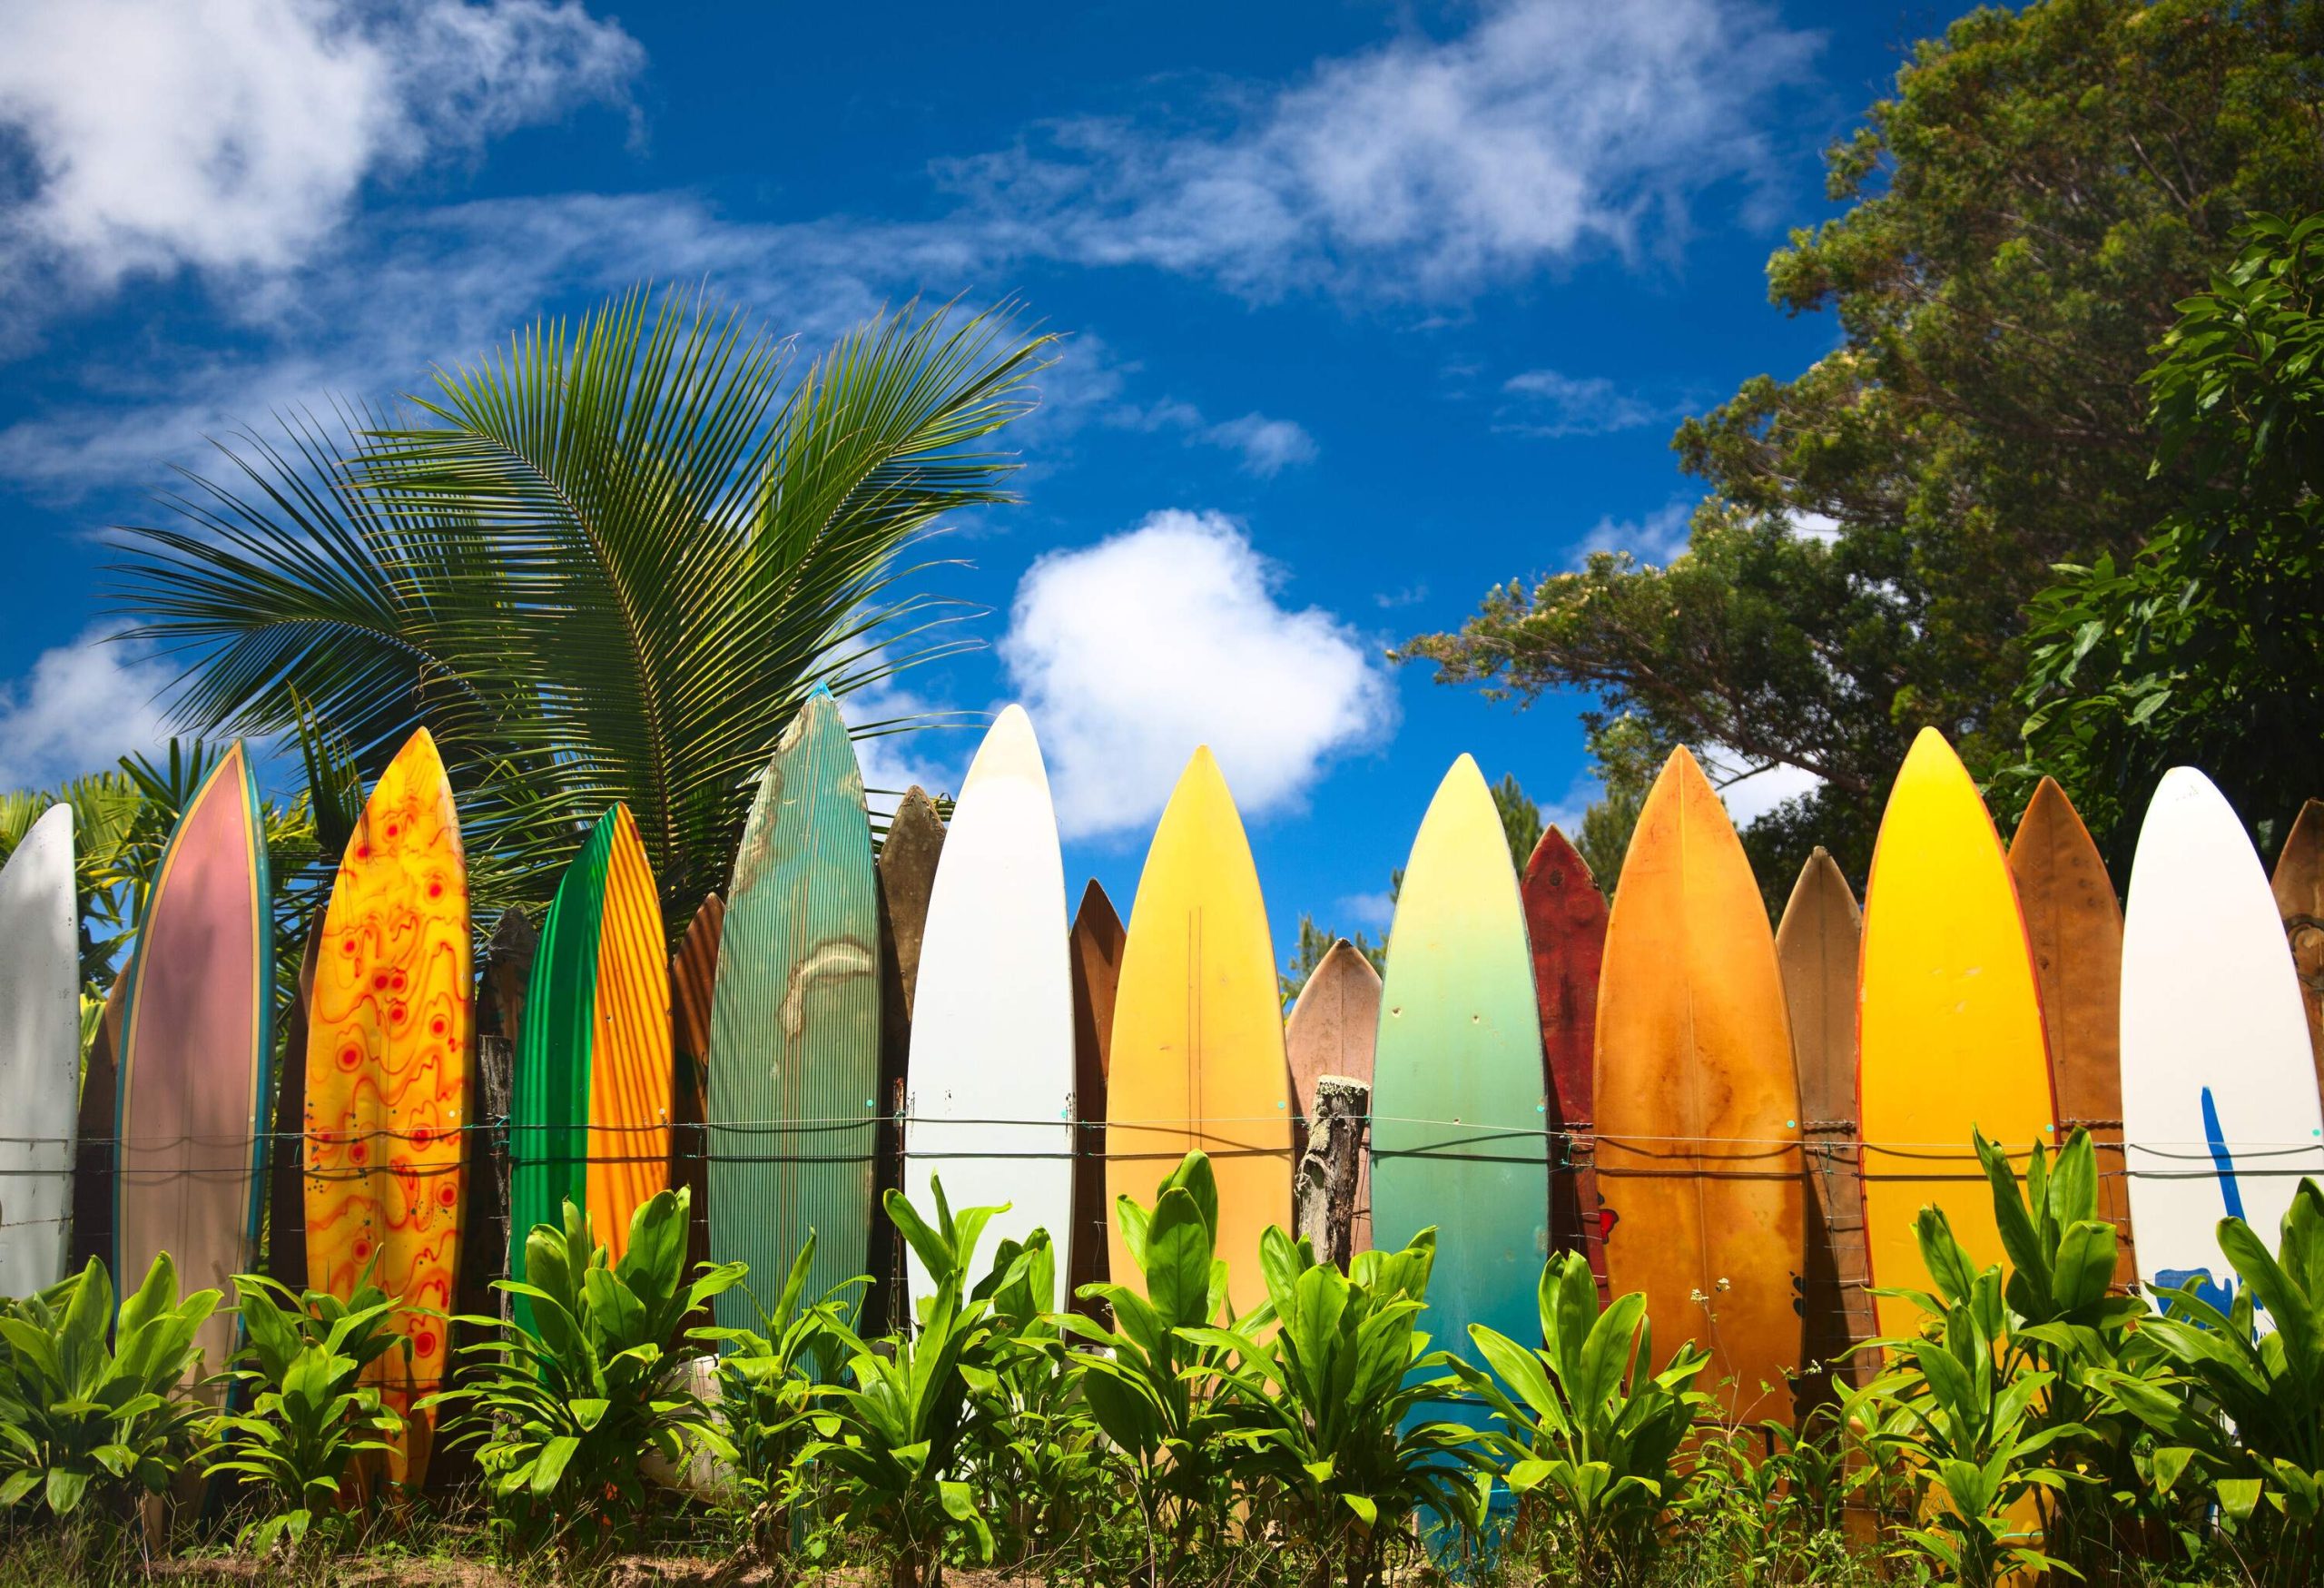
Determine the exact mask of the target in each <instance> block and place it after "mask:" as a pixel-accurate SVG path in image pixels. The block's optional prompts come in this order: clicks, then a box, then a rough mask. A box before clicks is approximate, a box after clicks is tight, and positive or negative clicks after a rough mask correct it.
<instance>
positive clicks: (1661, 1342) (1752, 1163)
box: [1594, 749, 1807, 1423]
mask: <svg viewBox="0 0 2324 1588" xmlns="http://www.w3.org/2000/svg"><path fill="white" fill-rule="evenodd" d="M1595 1081H1596V1098H1595V1100H1594V1106H1595V1108H1596V1110H1597V1124H1598V1194H1599V1196H1600V1198H1602V1199H1603V1201H1604V1203H1605V1206H1606V1208H1607V1211H1608V1212H1609V1213H1610V1215H1612V1217H1611V1218H1610V1220H1609V1222H1608V1225H1607V1230H1606V1277H1607V1280H1608V1282H1609V1283H1610V1286H1611V1287H1612V1288H1613V1291H1614V1294H1616V1295H1618V1296H1619V1295H1620V1294H1622V1293H1623V1292H1625V1291H1630V1290H1640V1291H1644V1292H1645V1294H1646V1308H1647V1317H1648V1318H1649V1321H1650V1322H1651V1323H1652V1325H1653V1327H1654V1344H1655V1349H1656V1350H1657V1352H1666V1351H1668V1350H1669V1349H1670V1348H1671V1347H1672V1346H1676V1345H1677V1344H1678V1343H1679V1341H1681V1340H1693V1341H1694V1342H1695V1343H1696V1344H1697V1345H1699V1346H1702V1347H1704V1348H1705V1349H1706V1350H1708V1351H1709V1352H1710V1354H1711V1366H1710V1370H1709V1373H1708V1374H1707V1375H1706V1376H1705V1379H1706V1384H1707V1386H1710V1387H1712V1389H1713V1393H1714V1394H1716V1395H1718V1396H1719V1405H1720V1409H1721V1411H1722V1413H1723V1414H1724V1415H1725V1417H1726V1418H1727V1420H1728V1421H1729V1422H1732V1423H1750V1422H1758V1421H1759V1420H1760V1419H1762V1418H1787V1417H1788V1416H1789V1415H1791V1413H1792V1408H1793V1396H1792V1389H1791V1383H1790V1380H1791V1376H1793V1375H1794V1374H1796V1373H1797V1371H1798V1369H1799V1356H1800V1317H1799V1313H1798V1312H1797V1309H1796V1308H1795V1307H1794V1306H1793V1300H1794V1297H1795V1296H1796V1294H1797V1292H1796V1291H1795V1289H1794V1287H1795V1285H1796V1284H1797V1281H1798V1279H1799V1278H1800V1277H1801V1275H1802V1272H1803V1270H1804V1269H1805V1267H1806V1266H1807V1249H1806V1248H1807V1196H1806V1189H1805V1186H1804V1185H1803V1183H1802V1182H1803V1180H1804V1179H1805V1175H1804V1172H1803V1170H1804V1162H1803V1159H1802V1155H1801V1149H1800V1130H1799V1086H1798V1082H1797V1080H1796V1079H1795V1078H1794V1076H1793V1073H1792V1052H1791V1027H1790V1023H1789V1021H1788V1019H1787V1016H1786V1014H1785V1011H1784V986H1783V975H1782V972H1780V971H1779V970H1778V969H1777V965H1776V945H1775V937H1774V934H1773V933H1772V932H1769V931H1768V912H1767V906H1766V905H1765V904H1764V903H1763V902H1761V899H1760V896H1759V888H1758V883H1757V882H1756V881H1754V880H1753V878H1752V875H1751V863H1750V862H1749V860H1748V859H1747V858H1746V857H1745V855H1744V853H1743V845H1742V842H1741V841H1740V840H1739V839H1738V838H1737V836H1736V834H1735V828H1734V826H1733V824H1731V823H1730V822H1729V821H1728V816H1727V810H1726V807H1725V806H1724V805H1723V804H1720V802H1719V797H1718V791H1717V790H1716V789H1714V788H1712V787H1711V785H1710V782H1709V779H1708V778H1706V777H1705V776H1704V775H1703V773H1702V769H1701V768H1700V767H1699V766H1698V765H1697V764H1696V763H1695V760H1694V757H1693V756H1691V755H1689V754H1688V753H1687V752H1686V751H1685V750H1683V749H1682V750H1678V751H1674V752H1673V753H1672V754H1671V756H1670V759H1669V762H1668V763H1666V764H1664V766H1663V769H1662V773H1661V775H1660V776H1659V777H1658V778H1656V779H1655V783H1654V787H1653V789H1652V791H1651V792H1649V794H1648V795H1647V798H1646V804H1645V806H1644V808H1643V809H1642V810H1640V813H1639V820H1638V828H1637V831H1636V832H1635V833H1633V835H1632V836H1631V839H1630V852H1629V854H1628V855H1627V857H1626V858H1625V859H1624V860H1623V862H1622V875H1621V882H1620V884H1619V885H1618V886H1617V887H1616V889H1615V891H1614V908H1613V914H1612V917H1611V919H1610V921H1609V922H1607V928H1606V957H1605V962H1604V968H1603V970H1602V972H1600V979H1599V983H1598V1064H1597V1071H1596V1076H1595Z"/></svg>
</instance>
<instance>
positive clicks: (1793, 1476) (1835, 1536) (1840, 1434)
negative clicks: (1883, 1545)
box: [1671, 1403, 1866, 1588]
mask: <svg viewBox="0 0 2324 1588" xmlns="http://www.w3.org/2000/svg"><path fill="white" fill-rule="evenodd" d="M1849 1454H1850V1447H1849V1445H1848V1442H1847V1439H1846V1430H1845V1428H1844V1427H1843V1425H1841V1423H1840V1420H1839V1408H1838V1407H1837V1406H1836V1405H1832V1404H1828V1403H1826V1404H1819V1405H1817V1406H1813V1407H1811V1408H1809V1410H1808V1412H1807V1415H1806V1416H1805V1417H1804V1418H1803V1419H1802V1420H1801V1424H1800V1425H1799V1426H1798V1427H1797V1429H1795V1428H1794V1427H1792V1425H1790V1424H1788V1423H1784V1422H1780V1421H1777V1420H1775V1419H1772V1418H1771V1419H1768V1420H1767V1421H1764V1422H1761V1423H1759V1424H1758V1425H1748V1424H1746V1425H1740V1426H1736V1427H1716V1428H1711V1429H1707V1430H1702V1431H1701V1432H1700V1435H1699V1442H1698V1443H1697V1445H1695V1450H1694V1458H1693V1461H1692V1464H1691V1467H1690V1470H1689V1472H1688V1474H1687V1477H1686V1481H1685V1483H1684V1484H1682V1485H1681V1488H1680V1492H1679V1494H1678V1495H1677V1496H1676V1497H1675V1499H1674V1502H1673V1504H1672V1506H1671V1512H1672V1515H1673V1518H1674V1520H1675V1522H1676V1523H1677V1524H1678V1529H1679V1532H1680V1533H1681V1534H1682V1535H1684V1537H1685V1539H1686V1542H1687V1546H1688V1548H1689V1552H1690V1553H1691V1554H1692V1555H1693V1556H1694V1557H1695V1558H1696V1559H1698V1560H1700V1561H1702V1562H1704V1563H1706V1564H1707V1565H1708V1566H1709V1569H1710V1571H1711V1572H1712V1573H1715V1579H1714V1580H1716V1581H1719V1582H1729V1581H1732V1582H1736V1583H1754V1584H1765V1585H1767V1588H1777V1585H1782V1584H1791V1583H1802V1584H1805V1583H1825V1582H1828V1581H1831V1580H1832V1579H1834V1578H1835V1577H1836V1576H1837V1575H1840V1574H1843V1573H1846V1569H1847V1567H1848V1565H1849V1563H1850V1562H1851V1560H1852V1553H1851V1548H1850V1545H1849V1543H1848V1540H1847V1537H1846V1533H1845V1531H1844V1529H1845V1523H1844V1520H1843V1517H1844V1514H1845V1511H1846V1506H1847V1503H1848V1500H1849V1498H1850V1496H1851V1494H1854V1493H1855V1492H1856V1489H1857V1487H1858V1486H1859V1485H1860V1484H1862V1482H1863V1481H1864V1480H1865V1476H1866V1474H1865V1472H1864V1470H1863V1469H1862V1468H1858V1469H1856V1470H1855V1471H1852V1470H1851V1466H1850V1463H1849V1460H1848V1456H1849ZM1681 1575H1682V1576H1683V1575H1684V1573H1683V1572H1682V1573H1681Z"/></svg>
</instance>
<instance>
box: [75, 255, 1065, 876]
mask: <svg viewBox="0 0 2324 1588" xmlns="http://www.w3.org/2000/svg"><path fill="white" fill-rule="evenodd" d="M1048 340H1049V339H1048V338H1046V337H1026V336H1023V335H1020V334H1019V333H1018V332H1017V330H1015V327H1014V323H1013V321H1012V318H1011V313H1010V311H1009V310H1007V309H1005V308H1004V309H1003V310H1000V311H996V312H994V313H990V314H982V315H963V314H959V313H956V312H953V311H950V310H939V311H934V312H932V313H927V314H922V313H921V312H920V311H918V310H917V309H914V308H910V307H908V308H906V309H905V310H903V311H900V312H898V313H895V314H892V315H887V316H883V317H881V318H879V319H875V320H873V321H870V322H868V323H866V324H865V325H863V326H862V327H861V328H859V329H858V330H855V331H853V332H851V333H850V334H849V335H847V336H845V337H842V339H841V340H839V341H838V342H837V343H836V344H835V345H834V346H833V347H832V349H831V350H830V351H829V352H828V353H826V354H825V355H824V356H823V357H822V358H820V359H817V360H813V361H812V364H810V365H809V367H808V368H806V369H805V370H803V371H801V370H797V369H796V367H795V365H794V363H793V354H792V344H791V343H790V342H789V341H788V340H783V339H779V338H775V337H773V336H770V335H768V334H766V333H764V332H763V331H760V330H755V329H753V328H752V327H751V326H749V325H748V324H747V323H746V322H745V321H744V320H743V317H742V316H740V315H739V314H735V313H730V312H724V311H719V310H717V309H715V308H714V306H713V305H712V304H711V303H710V302H709V301H707V300H706V299H704V297H703V296H701V295H699V294H696V293H689V292H682V291H670V292H665V293H663V294H662V295H660V296H659V297H658V298H655V297H654V296H652V295H651V294H649V293H648V292H647V291H645V290H643V289H637V290H633V291H630V292H628V293H626V294H625V295H623V296H621V297H619V298H617V299H615V300H612V301H608V302H606V303H605V304H604V305H603V306H601V307H600V308H599V309H597V310H596V311H595V312H593V313H591V314H588V315H586V316H585V317H583V318H582V319H581V320H580V321H578V322H577V323H567V322H566V321H548V320H544V321H539V322H537V323H536V324H535V325H533V326H532V327H530V328H529V329H528V330H525V331H524V332H522V333H520V334H518V335H517V336H516V337H514V338H512V339H511V340H510V342H509V344H508V345H507V348H505V349H503V350H499V351H498V352H497V353H495V354H493V355H492V356H490V357H488V358H487V359H485V360H481V361H479V362H478V363H477V364H475V365H473V366H462V367H460V368H458V369H455V370H448V371H441V372H439V373H438V375H437V377H436V379H435V381H434V384H433V386H432V388H431V389H430V390H428V392H426V393H425V394H423V395H421V396H418V397H415V398H413V399H410V406H409V408H408V409H405V410H402V411H400V412H399V413H397V414H395V415H393V416H381V415H376V414H370V413H364V414H360V415H358V414H354V413H350V412H341V413H340V415H339V416H338V417H339V424H338V427H337V428H336V429H330V428H327V427H326V426H325V425H323V424H322V423H320V422H318V421H317V420H315V419H312V418H299V419H292V420H291V421H290V423H289V424H288V427H287V431H286V434H285V436H284V438H283V439H281V442H279V443H277V442H272V441H268V440H263V439H258V438H255V437H250V436H245V437H243V438H241V439H237V440H235V441H233V442H232V443H231V444H230V445H228V446H227V447H226V448H224V449H222V458H223V459H224V462H223V465H222V467H221V468H219V469H217V470H216V471H215V472H214V473H213V474H212V475H210V476H193V477H189V479H188V481H187V484H186V485H185V487H184V488H183V489H182V492H181V493H180V495H179V496H178V497H176V498H173V502H174V508H175V510H176V512H177V514H178V521H177V522H175V523H172V524H165V525H163V526H161V527H154V528H130V529H128V530H127V531H126V534H127V537H128V541H129V552H128V557H127V559H126V561H125V562H124V563H123V564H122V565H121V566H120V567H117V568H116V569H115V574H114V577H115V584H114V590H113V594H114V597H115V600H116V602H117V605H118V607H119V608H120V610H122V611H123V614H124V616H126V617H127V618H128V619H129V626H128V630H127V632H128V633H130V634H132V635H134V636H137V637H139V638H141V639H143V640H145V641H147V642H149V643H153V644H155V645H157V646H161V647H162V648H163V649H164V650H167V651H170V652H172V653H173V654H175V655H177V656H180V657H181V658H182V661H183V663H184V666H185V672H184V674H183V675H182V678H181V680H180V689H179V693H178V695H177V699H176V704H177V708H178V710H179V712H180V714H181V715H182V716H183V717H184V718H185V719H186V720H187V721H188V722H189V723H190V724H193V725H200V726H202V728H203V729H204V730H208V729H211V728H214V727H219V726H223V725H233V726H235V727H236V728H237V729H238V730H240V731H247V732H275V733H279V732H283V731H287V730H288V729H290V728H291V726H292V725H294V724H295V723H296V722H297V721H298V720H299V718H300V713H301V710H302V703H303V709H304V710H306V711H308V712H310V714H311V715H312V716H313V717H314V718H315V719H316V720H317V721H319V722H320V723H321V724H323V725H328V726H329V728H330V731H331V732H332V733H333V734H335V735H340V736H343V737H344V739H345V741H346V742H347V744H348V745H349V746H350V749H351V750H352V752H353V754H354V755H355V758H356V760H357V763H358V764H359V766H360V767H361V769H362V771H363V773H364V775H365V776H366V777H367V778H368V777H370V776H375V775H376V774H377V773H378V772H379V769H380V768H381V767H382V766H383V765H384V764H385V763H386V762H387V760H388V759H389V757H390V756H392V755H393V754H394V752H395V749H396V747H397V746H398V745H400V744H401V743H402V742H403V740H404V739H405V738H407V737H409V734H410V732H411V730H412V729H413V728H414V727H416V726H419V725H422V724H423V723H424V724H425V725H427V726H428V728H429V729H430V731H431V732H432V733H433V734H434V735H435V736H436V740H437V743H438V746H439V747H440V748H441V749H442V751H443V753H444V757H445V762H446V765H447V768H448V771H449V773H450V774H451V778H452V783H453V786H454V788H455V790H456V791H457V792H458V795H459V798H460V805H461V814H462V826H463V833H464V836H465V837H466V838H467V839H468V853H469V859H470V864H471V869H472V890H473V893H474V896H475V898H476V902H477V904H478V908H479V909H481V910H486V911H490V910H494V909H497V908H501V907H505V906H507V905H511V904H516V905H523V906H526V907H528V908H534V909H537V908H538V907H539V906H540V904H541V902H543V901H544V900H545V899H546V897H547V894H548V893H549V892H550V890H551V889H552V887H553V886H554V885H555V882H556V878H557V876H558V875H559V874H560V873H561V872H562V870H563V868H564V867H565V866H566V864H567V863H569V862H570V861H571V859H572V857H573V855H574V853H575V852H576V850H577V849H578V848H579V846H580V833H581V831H582V828H583V825H584V824H585V823H586V821H587V820H588V819H589V818H591V817H593V816H594V815H595V814H596V813H597V812H599V811H602V810H604V809H605V808H606V806H607V805H608V804H613V803H615V802H616V801H619V802H621V803H624V804H627V805H628V806H629V807H630V809H631V811H632V813H633V814H635V817H636V820H637V824H638V828H639V832H640V835H641V836H642V837H643V839H644V841H645V846H646V850H647V853H648V855H649V858H650V859H651V861H652V863H653V866H654V872H655V876H656V877H657V878H659V879H660V882H661V886H662V889H663V896H664V900H665V904H667V905H668V906H669V907H670V908H669V918H670V919H671V920H673V921H682V920H684V918H685V917H686V915H687V914H688V913H690V911H691V907H692V904H693V903H694V902H695V901H696V900H698V899H699V898H700V897H701V895H702V894H703V893H704V892H706V891H707V890H708V889H710V888H711V887H714V886H715V885H716V884H717V883H718V882H720V881H721V880H723V879H724V875H725V873H726V871H727V869H728V867H729V865H730V863H732V860H733V857H734V847H735V844H736V843H737V841H738V840H739V838H740V836H741V833H742V830H743V821H744V819H745V817H746V816H747V814H748V813H749V808H750V800H751V797H752V794H753V789H754V787H755V784H756V774H757V773H758V771H759V769H760V768H761V767H762V766H763V765H764V764H765V762H766V759H767V757H768V755H770V754H771V753H772V752H773V748H774V745H775V741H776V739H777V737H778V736H779V735H780V734H781V732H782V730H783V726H784V725H785V724H787V723H788V722H789V721H790V719H791V717H792V716H793V714H794V713H795V712H796V711H797V709H798V707H799V705H800V703H801V702H802V701H803V699H804V698H805V697H806V695H807V692H808V690H809V689H810V688H811V687H812V686H814V685H815V684H817V683H819V682H821V683H824V684H827V685H828V686H830V687H831V688H832V690H833V691H834V692H835V693H842V694H843V693H845V692H846V691H848V690H850V689H852V688H856V687H859V686H862V685H864V684H866V683H870V682H872V681H875V680H877V679H879V678H881V677H883V676H886V675H887V674H889V673H890V672H891V671H892V670H894V669H895V668H896V667H899V666H906V665H909V664H911V662H914V661H917V660H921V659H924V658H926V657H927V656H931V655H937V654H941V653H943V652H946V651H948V650H950V649H952V648H954V646H953V645H952V643H951V642H950V639H949V637H948V636H949V630H948V629H947V627H946V626H947V625H948V624H949V623H950V621H951V620H952V618H953V617H954V616H956V615H957V609H956V608H955V607H954V606H953V604H951V603H949V602H945V601H941V600H938V599H936V598H934V597H931V596H929V595H927V594H925V593H921V592H919V591H918V590H917V588H916V587H917V586H918V585H919V583H920V580H921V576H922V575H923V574H924V573H925V571H926V570H927V569H928V567H931V565H930V564H928V563H925V562H911V561H907V560H906V557H905V553H906V551H907V549H908V548H909V547H911V546H913V545H914V544H915V543H916V542H918V541H919V540H920V539H921V538H922V537H923V536H924V535H926V534H928V533H929V532H931V530H933V529H934V528H936V527H937V526H938V525H939V522H940V519H941V518H943V516H944V515H945V514H947V513H950V512H955V511H958V510H960V509H961V508H970V507H973V506H977V505H980V504H985V503H996V502H1001V501H1006V500H1009V499H1010V498H1009V495H1008V493H1007V491H1006V490H1005V488H1004V486H1005V483H1006V481H1007V478H1008V476H1009V473H1010V472H1011V471H1013V470H1014V469H1016V468H1017V466H1018V465H1017V463H1016V460H1015V459H1014V458H1013V457H1011V456H1009V455H1007V454H1004V453H1002V452H1000V451H998V450H996V449H994V446H993V438H994V437H995V436H996V435H997V434H998V432H1000V430H1001V429H1004V428H1005V427H1006V426H1008V425H1009V423H1010V422H1011V421H1012V420H1014V419H1017V418H1019V416H1020V415H1022V414H1023V413H1025V412H1026V411H1028V409H1029V408H1030V407H1031V405H1032V393H1031V391H1030V390H1029V387H1028V386H1027V384H1026V382H1027V380H1029V377H1030V376H1031V375H1032V374H1033V373H1035V371H1036V370H1038V369H1039V368H1040V367H1041V361H1040V360H1041V355H1042V350H1043V349H1044V348H1045V346H1046V345H1047V342H1048Z"/></svg>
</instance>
